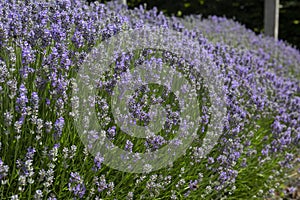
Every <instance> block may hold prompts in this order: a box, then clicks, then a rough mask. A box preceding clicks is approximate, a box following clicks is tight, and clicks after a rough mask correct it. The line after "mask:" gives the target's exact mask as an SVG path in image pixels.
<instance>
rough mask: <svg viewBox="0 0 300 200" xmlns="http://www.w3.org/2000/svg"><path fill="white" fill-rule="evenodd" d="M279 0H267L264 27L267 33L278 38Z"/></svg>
mask: <svg viewBox="0 0 300 200" xmlns="http://www.w3.org/2000/svg"><path fill="white" fill-rule="evenodd" d="M278 28H279V0H265V13H264V29H265V35H268V36H271V37H274V39H275V40H277V39H278Z"/></svg>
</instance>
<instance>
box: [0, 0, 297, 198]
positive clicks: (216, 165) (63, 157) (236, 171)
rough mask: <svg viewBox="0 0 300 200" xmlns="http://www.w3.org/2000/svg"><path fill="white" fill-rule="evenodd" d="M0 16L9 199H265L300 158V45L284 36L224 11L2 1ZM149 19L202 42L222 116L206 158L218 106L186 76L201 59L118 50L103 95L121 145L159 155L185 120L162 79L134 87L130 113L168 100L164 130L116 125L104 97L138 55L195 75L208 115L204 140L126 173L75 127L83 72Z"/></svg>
mask: <svg viewBox="0 0 300 200" xmlns="http://www.w3.org/2000/svg"><path fill="white" fill-rule="evenodd" d="M0 19H1V20H0V45H1V46H0V102H1V104H0V113H1V114H0V122H1V123H0V131H1V132H0V133H1V135H0V181H1V182H0V184H1V186H0V198H1V199H263V198H267V197H272V196H273V195H274V194H275V193H277V192H278V191H280V188H281V187H282V184H283V182H284V181H285V177H286V176H287V174H288V172H289V171H291V170H293V169H295V167H297V166H299V161H300V158H299V139H300V85H299V78H300V77H299V71H300V68H299V66H300V53H299V51H298V50H296V49H294V48H292V47H291V46H289V45H288V44H285V43H284V42H282V41H279V42H274V41H273V40H272V39H271V38H266V37H263V36H256V35H255V34H254V33H253V32H251V31H249V30H247V29H245V28H244V27H243V26H242V25H240V24H238V23H236V22H233V21H231V20H228V19H224V18H218V17H211V18H209V19H206V20H204V19H201V17H199V16H190V17H187V18H185V19H178V18H175V17H166V16H164V15H163V14H162V13H159V12H158V11H157V10H156V9H152V10H150V11H146V10H145V9H144V8H143V7H140V8H136V9H134V10H129V9H127V8H126V7H125V6H122V5H119V4H117V3H109V4H108V5H104V4H99V3H92V4H91V5H87V4H85V3H84V2H83V1H81V0H62V1H61V0H60V1H58V0H57V1H49V2H39V1H35V0H27V1H18V0H5V1H1V2H0ZM149 26H155V27H160V28H164V29H167V30H172V31H177V32H178V33H181V34H183V35H185V36H186V37H188V38H189V39H190V40H191V41H194V42H196V43H197V44H198V45H199V46H198V47H197V48H198V49H200V50H201V51H202V52H203V54H201V55H199V59H207V60H209V61H210V63H211V65H209V66H210V67H211V68H212V69H215V70H217V71H219V72H221V73H220V74H218V76H219V77H220V79H223V80H224V85H223V87H222V90H223V91H224V92H225V94H226V98H224V99H223V100H224V101H225V103H226V108H227V112H226V120H225V121H224V124H223V130H222V135H221V137H220V138H219V139H218V145H216V146H215V147H214V148H213V149H212V150H211V152H210V153H209V154H208V155H207V156H205V157H203V152H202V151H201V145H202V143H203V138H204V137H205V135H206V134H207V131H208V125H209V124H210V122H211V119H212V117H213V116H212V115H213V114H214V113H211V112H209V111H210V107H211V99H210V98H209V95H208V92H209V91H208V89H209V86H207V85H205V84H203V82H202V81H201V80H202V78H203V77H201V74H200V75H199V76H194V77H193V76H190V75H194V74H193V73H192V72H193V71H192V69H193V67H195V66H197V63H192V62H188V61H184V60H183V59H182V58H180V57H177V56H176V55H174V54H172V52H161V51H157V50H153V49H142V50H138V51H136V52H123V54H122V55H116V57H114V62H113V63H112V65H111V66H107V67H108V71H109V70H110V71H112V72H113V73H112V74H107V75H106V76H103V77H102V78H103V79H102V81H103V82H99V87H98V91H99V93H98V96H99V98H98V99H97V101H96V102H95V103H96V106H95V109H96V110H97V113H98V121H99V123H101V124H103V126H104V127H105V128H106V130H105V134H106V137H107V138H108V139H109V140H110V141H111V142H113V144H115V145H117V146H119V147H120V148H123V149H124V150H126V151H128V152H147V151H152V152H155V151H157V150H158V149H159V148H162V147H164V146H165V145H167V144H168V140H172V139H173V135H172V132H173V131H177V130H178V126H179V124H180V123H181V121H180V120H179V118H178V115H179V113H180V109H179V102H180V99H179V98H178V97H176V94H174V93H172V92H170V91H168V89H167V88H165V87H162V86H159V85H155V84H153V85H151V84H150V85H148V86H147V87H140V88H139V89H138V90H136V91H135V93H134V94H133V95H132V99H131V101H130V104H129V105H128V109H129V110H130V112H131V113H132V117H133V118H136V119H138V120H137V122H136V123H137V124H139V125H141V126H144V125H147V124H148V123H149V122H150V120H151V119H152V117H151V112H150V107H149V102H150V103H152V104H155V103H158V104H161V105H162V107H164V108H166V110H167V112H166V116H167V117H166V121H165V123H164V125H163V128H164V130H163V131H161V132H159V134H157V135H154V136H152V137H147V138H145V139H141V138H135V137H131V136H129V135H126V134H124V133H123V132H122V130H121V129H120V127H118V126H117V125H116V124H115V123H114V121H113V117H114V116H113V114H112V112H111V105H109V104H108V103H107V101H106V100H107V99H110V98H111V97H110V96H111V92H112V90H113V87H114V86H115V81H116V80H118V76H121V75H122V73H123V72H124V71H126V70H127V69H130V68H133V67H134V66H136V65H137V64H139V63H146V64H145V65H147V64H148V65H149V66H150V65H151V64H153V63H154V64H156V65H158V66H160V65H162V63H167V64H168V65H170V66H174V67H175V68H176V67H177V68H176V69H178V70H179V71H180V72H182V73H183V74H185V75H186V77H188V78H189V81H193V80H194V81H195V82H197V83H199V84H198V90H197V94H198V95H199V98H198V101H199V102H198V103H199V112H200V114H201V120H200V122H199V124H197V125H196V127H197V128H198V132H197V133H198V135H197V138H196V139H195V140H194V141H193V142H192V144H191V145H190V146H189V148H188V149H187V151H186V152H185V154H184V155H183V156H181V157H180V158H178V159H177V160H176V161H174V162H173V163H171V164H170V165H168V166H167V167H164V168H162V169H159V170H156V171H151V170H148V171H147V170H146V171H145V172H144V173H130V172H123V171H118V170H115V169H113V168H111V167H110V166H108V165H106V164H105V158H104V156H103V155H101V154H100V153H98V154H96V155H92V154H91V153H90V152H89V147H88V146H86V145H84V144H83V143H82V141H81V138H80V134H79V133H78V130H77V129H76V126H75V125H74V124H75V118H76V117H77V116H78V112H77V110H76V109H74V105H76V102H78V98H79V97H78V96H77V95H76V94H74V88H76V76H77V75H78V72H79V71H80V69H81V67H82V64H83V63H84V60H85V58H86V56H87V55H88V54H89V53H90V52H91V51H92V49H93V47H96V46H97V45H99V44H102V43H103V42H105V41H106V40H108V39H110V38H112V37H114V36H115V35H117V34H120V33H122V32H125V31H128V30H135V29H139V28H142V27H144V28H145V27H146V28H147V27H149ZM166 37H168V36H166ZM178 43H180V42H177V41H174V44H178ZM177 48H178V49H179V48H180V49H182V50H183V51H185V50H187V48H188V47H187V46H185V45H178V46H177ZM195 77H196V78H195ZM100 83H103V84H102V85H101V84H100ZM71 105H73V107H72V106H71ZM75 107H76V106H75ZM94 136H95V138H97V134H94ZM92 139H93V138H91V140H92ZM297 171H298V173H300V169H297ZM282 195H283V194H282Z"/></svg>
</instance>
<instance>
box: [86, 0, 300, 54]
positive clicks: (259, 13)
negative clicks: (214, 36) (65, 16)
mask: <svg viewBox="0 0 300 200" xmlns="http://www.w3.org/2000/svg"><path fill="white" fill-rule="evenodd" d="M88 1H89V2H91V1H95V0H88ZM99 1H100V2H102V3H105V2H106V1H107V0H99ZM127 4H128V6H129V7H130V8H133V7H137V6H139V5H143V4H147V9H151V8H153V7H157V8H158V9H159V10H161V11H163V12H164V13H165V14H166V15H175V16H178V17H182V16H185V15H190V14H201V15H202V16H203V17H204V18H206V17H208V16H209V15H216V16H225V17H227V18H233V19H235V20H236V21H239V22H240V23H242V24H245V26H246V27H247V28H250V29H252V30H253V31H254V32H256V33H262V32H263V31H264V27H263V24H264V21H263V20H264V0H127ZM279 39H281V40H285V41H287V42H288V43H289V44H291V45H293V46H295V47H296V48H298V49H300V0H280V15H279Z"/></svg>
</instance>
